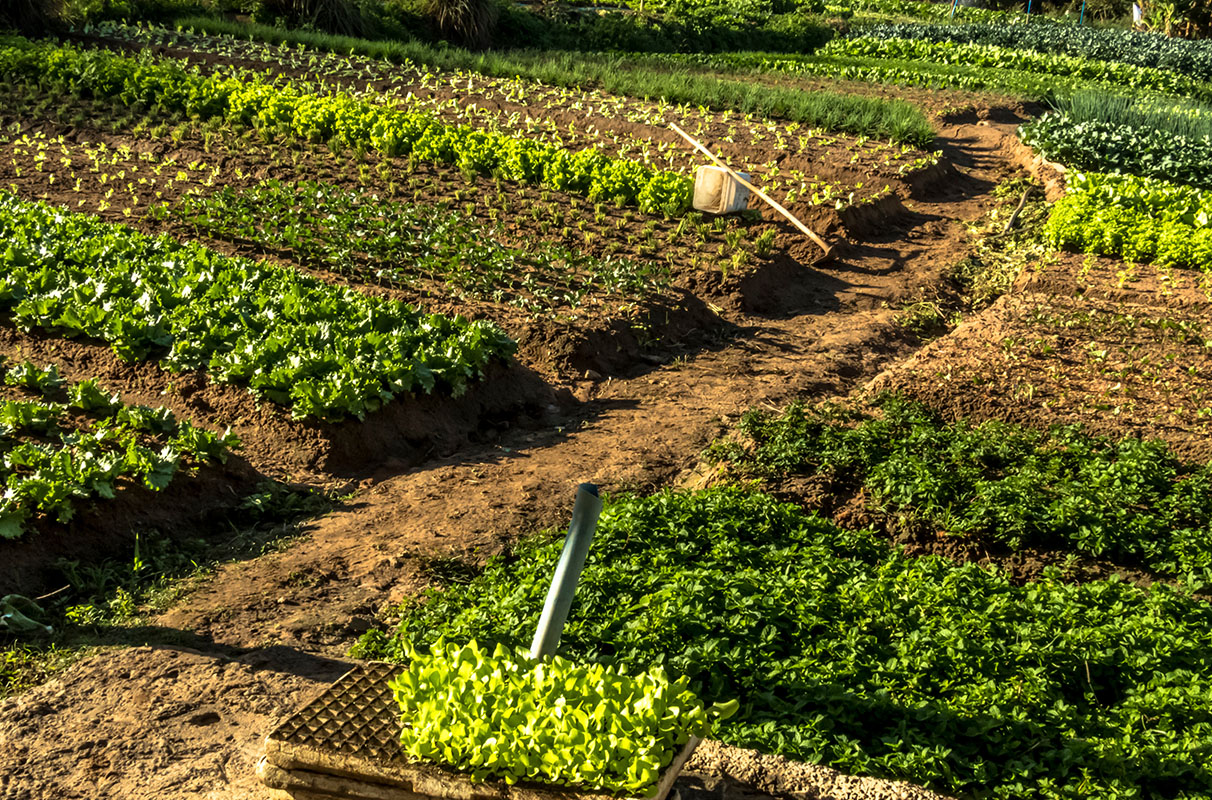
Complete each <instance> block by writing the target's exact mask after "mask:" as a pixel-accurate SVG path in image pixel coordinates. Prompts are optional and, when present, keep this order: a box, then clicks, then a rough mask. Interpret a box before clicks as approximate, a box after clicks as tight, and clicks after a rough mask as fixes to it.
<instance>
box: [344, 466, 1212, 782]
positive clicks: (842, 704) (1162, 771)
mask: <svg viewBox="0 0 1212 800" xmlns="http://www.w3.org/2000/svg"><path fill="white" fill-rule="evenodd" d="M561 544H562V542H561V540H560V538H558V537H551V536H540V537H534V538H532V539H530V540H528V541H524V542H523V543H522V544H521V545H520V546H519V547H518V548H517V550H516V551H515V552H514V554H513V555H512V556H511V557H510V558H508V559H505V558H499V559H496V560H494V561H492V562H491V563H490V564H489V565H488V567H487V569H486V570H485V571H484V573H483V574H482V575H481V576H479V577H477V578H475V579H473V580H472V581H470V582H469V583H466V584H458V585H454V586H452V587H450V588H448V589H445V590H441V591H436V590H435V591H431V592H430V593H429V596H428V598H427V600H426V602H424V603H423V604H419V605H416V604H414V605H413V606H412V607H410V608H406V609H404V610H403V618H402V621H401V623H400V625H399V628H398V630H396V631H395V632H394V633H392V634H390V635H384V634H381V633H377V632H376V633H372V634H370V635H368V636H366V637H364V638H363V640H362V642H361V643H360V645H359V647H358V653H359V655H361V656H371V657H379V658H383V657H387V658H400V657H402V656H404V655H405V654H406V652H407V651H408V648H410V647H425V646H428V645H430V644H431V643H433V642H434V641H435V640H437V639H438V638H439V637H445V639H446V640H447V641H467V640H470V639H476V640H478V641H479V642H480V643H481V644H482V645H487V644H493V643H497V642H500V643H503V644H504V645H506V646H515V645H518V644H522V642H521V641H520V637H521V636H523V635H524V632H528V631H531V630H533V629H534V625H535V624H536V623H537V620H538V616H539V613H540V605H541V603H540V602H539V599H541V597H542V595H543V591H544V590H545V587H546V581H547V580H548V576H549V575H550V574H551V572H552V570H553V569H554V568H555V564H556V562H557V561H558V559H559V555H560V546H561ZM1210 631H1212V606H1209V605H1208V604H1207V603H1206V602H1203V601H1200V600H1197V599H1194V598H1192V597H1191V596H1189V595H1188V594H1185V593H1184V592H1183V591H1181V590H1176V589H1173V588H1170V587H1168V586H1165V585H1162V584H1157V585H1154V586H1153V587H1151V588H1149V589H1140V588H1137V587H1134V586H1131V585H1129V584H1126V583H1124V582H1121V581H1118V580H1110V581H1094V582H1090V583H1086V584H1072V583H1067V582H1065V581H1063V580H1062V579H1061V578H1060V575H1059V574H1058V573H1057V572H1055V571H1049V572H1048V573H1046V574H1045V575H1044V576H1043V578H1042V579H1040V580H1038V581H1035V582H1033V583H1031V584H1028V585H1026V586H1017V585H1015V584H1014V583H1013V581H1012V580H1011V578H1010V577H1009V576H1008V575H1007V574H1005V573H1003V572H1001V571H999V570H996V569H989V568H984V567H980V566H976V565H964V566H957V565H955V564H954V563H952V562H950V561H947V560H945V559H942V558H938V557H907V556H906V555H904V554H903V553H902V552H901V551H899V550H897V549H895V548H892V547H890V546H888V545H887V544H886V543H884V542H882V541H880V540H878V539H877V538H875V537H874V536H873V535H872V534H869V533H851V532H847V531H843V530H839V529H838V528H836V527H835V526H833V525H832V524H830V523H828V522H827V521H824V520H822V519H820V518H819V517H816V516H813V515H806V514H804V513H803V512H801V511H800V510H798V509H796V508H794V507H791V506H788V505H783V504H780V503H778V502H776V501H774V500H772V499H771V498H769V497H767V496H765V495H762V494H757V493H750V492H746V491H741V490H739V489H714V490H710V491H706V492H700V493H672V492H665V493H661V494H657V495H655V496H653V497H650V498H646V499H637V498H629V497H623V498H615V499H614V500H613V501H612V502H611V503H610V504H609V505H608V507H607V508H606V510H605V512H604V513H603V515H602V517H601V520H600V522H599V525H598V530H597V534H596V536H595V538H594V543H593V549H592V550H591V552H590V555H589V559H588V562H587V564H586V566H585V569H584V572H583V573H582V576H581V583H580V585H579V587H578V589H577V602H576V603H575V604H574V606H573V608H572V612H571V614H570V617H569V620H568V623H567V626H566V628H565V630H564V634H563V637H562V639H561V649H562V651H563V652H564V653H565V654H566V657H568V658H571V659H575V660H578V661H584V662H597V663H605V664H607V665H615V664H620V665H623V666H625V667H626V669H628V670H629V671H632V672H634V671H639V670H643V669H647V668H648V667H650V666H652V665H654V664H661V665H662V666H663V667H664V668H665V669H666V670H668V671H670V672H671V673H672V674H678V675H686V676H688V677H689V678H690V679H691V684H690V685H691V689H693V690H694V691H695V692H696V693H698V694H699V695H700V696H701V697H702V698H703V699H704V701H706V702H712V701H718V700H730V699H732V698H737V699H739V700H740V711H739V713H738V714H737V715H736V716H735V717H734V718H732V719H731V720H728V721H726V722H723V723H721V724H720V725H719V726H718V728H717V732H716V735H717V736H718V737H719V738H721V739H723V740H725V741H727V742H730V743H734V744H737V745H740V746H746V747H755V748H758V749H760V750H763V751H766V752H774V753H781V754H784V755H786V756H788V757H790V758H795V759H799V760H804V761H809V762H813V763H821V764H826V765H830V766H833V767H835V768H837V769H840V770H843V771H845V772H849V773H852V774H875V775H880V776H885V777H894V778H900V779H906V780H910V781H912V782H914V783H918V784H922V785H926V786H928V787H931V788H933V789H936V790H938V791H941V792H944V793H947V794H954V795H958V796H977V797H988V798H998V800H1002V799H1003V798H1004V799H1005V800H1010V798H1014V800H1021V799H1023V798H1049V799H1052V798H1055V799H1057V800H1059V799H1060V798H1072V797H1107V798H1111V797H1114V798H1124V799H1127V798H1132V799H1133V800H1136V798H1140V799H1141V800H1144V798H1150V797H1159V796H1166V797H1204V796H1208V795H1209V793H1212V776H1210V775H1209V773H1208V771H1207V770H1206V769H1205V768H1204V765H1205V764H1206V763H1207V759H1208V756H1209V753H1212V724H1210V723H1209V722H1208V719H1209V716H1210V714H1212V688H1209V687H1208V685H1207V682H1206V681H1203V680H1200V678H1199V676H1202V675H1206V674H1208V672H1209V670H1212V632H1210ZM1160 786H1164V787H1166V788H1165V789H1164V795H1163V794H1161V793H1156V792H1154V791H1152V790H1151V789H1150V788H1149V787H1160Z"/></svg>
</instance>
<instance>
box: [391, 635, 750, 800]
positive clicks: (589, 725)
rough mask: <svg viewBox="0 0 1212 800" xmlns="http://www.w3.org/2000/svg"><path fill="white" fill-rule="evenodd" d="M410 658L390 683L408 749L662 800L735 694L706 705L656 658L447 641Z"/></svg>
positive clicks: (491, 775)
mask: <svg viewBox="0 0 1212 800" xmlns="http://www.w3.org/2000/svg"><path fill="white" fill-rule="evenodd" d="M409 661H410V663H409V666H408V669H406V670H403V671H401V672H399V673H398V674H397V675H396V676H395V677H394V678H393V679H392V680H391V681H390V683H389V686H390V688H391V691H392V695H393V697H394V699H395V702H396V703H397V705H398V707H399V713H400V746H401V749H402V751H403V753H404V754H405V755H406V756H407V757H408V758H409V759H415V760H416V761H420V762H429V763H433V764H436V765H439V766H441V767H445V768H449V769H453V770H457V771H458V772H460V773H463V774H464V775H466V779H467V780H468V781H471V782H473V783H481V782H490V783H492V782H496V783H503V784H504V785H505V786H506V787H512V786H515V785H517V784H524V785H525V787H526V789H528V790H530V792H533V791H534V790H535V789H539V788H540V787H541V786H544V785H546V786H550V787H552V788H553V789H556V790H557V793H559V794H567V793H568V790H572V791H573V792H575V793H577V794H603V795H613V796H616V797H630V798H643V799H644V800H664V798H665V796H666V795H667V794H668V793H669V790H670V787H671V786H672V785H673V781H674V779H675V778H676V777H677V774H678V773H679V772H680V771H681V769H682V766H683V765H684V764H685V763H686V761H687V759H689V758H690V754H691V753H692V752H693V750H694V748H695V746H696V745H697V744H698V742H699V740H700V738H701V737H703V736H705V735H706V734H707V733H708V732H709V731H710V729H711V727H712V725H713V723H714V721H715V720H716V719H719V718H724V717H727V716H731V715H732V714H733V713H735V712H736V709H737V705H738V703H737V701H735V700H734V701H732V702H730V703H725V704H718V703H717V704H715V705H713V706H711V707H710V708H708V707H706V706H705V705H704V704H703V703H702V702H701V701H700V700H699V699H698V697H696V696H695V694H694V693H693V692H692V691H691V690H690V688H689V686H688V683H687V680H686V679H685V678H678V679H676V680H675V679H671V678H669V676H667V675H666V674H665V672H664V670H662V669H660V668H659V667H658V668H653V669H650V670H648V671H647V672H642V673H639V674H633V673H628V672H627V671H626V670H625V669H624V668H622V667H609V666H605V665H602V664H578V663H576V662H573V661H569V660H567V659H564V658H561V657H559V656H555V657H553V658H544V659H535V658H532V657H531V656H530V655H529V654H528V653H527V652H526V651H525V650H510V649H508V648H506V647H504V646H502V645H500V644H498V645H496V647H495V648H493V649H492V650H491V651H488V650H487V649H486V648H481V647H480V646H479V645H478V644H477V643H476V642H474V641H473V642H470V643H468V644H465V645H458V644H447V643H439V644H438V645H436V646H434V647H433V648H431V649H430V650H429V651H413V652H412V653H410V654H409ZM502 788H504V787H502ZM519 788H520V787H519ZM560 790H562V791H560ZM530 792H527V793H530ZM502 793H503V794H506V795H509V794H513V792H510V791H508V790H506V791H504V792H502Z"/></svg>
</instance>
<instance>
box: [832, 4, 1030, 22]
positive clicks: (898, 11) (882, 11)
mask: <svg viewBox="0 0 1212 800" xmlns="http://www.w3.org/2000/svg"><path fill="white" fill-rule="evenodd" d="M825 10H826V12H828V13H830V14H839V15H847V14H868V15H873V16H874V15H879V16H890V17H912V18H915V19H950V18H951V16H952V14H954V16H955V18H956V19H958V20H961V21H963V22H966V23H969V24H973V23H974V22H976V21H981V22H988V21H995V20H996V21H998V22H999V24H1006V22H1007V21H1008V18H1009V19H1013V17H1011V15H1009V14H1007V13H1005V12H1002V11H995V10H992V9H986V8H977V7H975V6H965V5H957V6H954V8H953V6H952V4H951V3H934V2H930V1H929V0H839V1H838V2H831V3H827V4H826V6H825Z"/></svg>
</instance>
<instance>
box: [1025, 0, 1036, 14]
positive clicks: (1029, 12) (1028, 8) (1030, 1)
mask: <svg viewBox="0 0 1212 800" xmlns="http://www.w3.org/2000/svg"><path fill="white" fill-rule="evenodd" d="M1033 2H1035V0H1027V16H1028V17H1030V16H1031V4H1032V3H1033Z"/></svg>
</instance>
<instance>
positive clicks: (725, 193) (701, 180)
mask: <svg viewBox="0 0 1212 800" xmlns="http://www.w3.org/2000/svg"><path fill="white" fill-rule="evenodd" d="M737 174H738V175H740V176H741V177H742V178H744V179H745V180H749V175H747V174H746V173H744V172H738V173H737ZM748 206H749V189H748V187H746V186H744V185H742V184H741V183H740V182H739V181H737V180H735V179H734V178H733V177H732V176H731V175H729V174H728V171H727V170H724V169H721V168H720V167H709V166H702V167H699V168H698V169H697V170H695V173H694V207H695V208H696V209H698V210H699V211H706V212H708V213H710V214H735V213H736V212H738V211H744V210H745V209H746V208H747V207H748Z"/></svg>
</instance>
